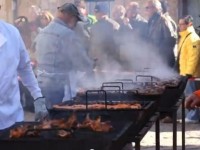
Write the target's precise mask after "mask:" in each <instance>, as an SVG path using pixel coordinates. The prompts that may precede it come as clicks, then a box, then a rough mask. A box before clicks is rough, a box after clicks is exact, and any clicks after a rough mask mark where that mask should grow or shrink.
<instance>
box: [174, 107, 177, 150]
mask: <svg viewBox="0 0 200 150" xmlns="http://www.w3.org/2000/svg"><path fill="white" fill-rule="evenodd" d="M176 121H177V111H175V110H174V111H173V150H177V122H176Z"/></svg>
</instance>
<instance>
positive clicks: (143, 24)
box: [129, 14, 148, 38]
mask: <svg viewBox="0 0 200 150" xmlns="http://www.w3.org/2000/svg"><path fill="white" fill-rule="evenodd" d="M129 22H130V25H131V27H132V29H133V31H135V32H136V33H138V34H139V36H140V37H142V38H144V37H145V35H146V31H147V26H148V23H147V21H146V20H145V19H144V18H143V17H142V16H140V15H139V14H137V15H136V17H134V18H130V20H129Z"/></svg>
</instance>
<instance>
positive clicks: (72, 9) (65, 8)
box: [58, 3, 82, 21]
mask: <svg viewBox="0 0 200 150" xmlns="http://www.w3.org/2000/svg"><path fill="white" fill-rule="evenodd" d="M58 10H59V11H60V12H67V13H71V14H72V15H74V16H75V17H77V19H78V20H79V21H82V19H81V16H80V13H79V11H78V9H77V7H76V6H75V5H74V4H72V3H65V4H63V5H62V6H60V7H58Z"/></svg>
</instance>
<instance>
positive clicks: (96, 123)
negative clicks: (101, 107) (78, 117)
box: [78, 114, 113, 132]
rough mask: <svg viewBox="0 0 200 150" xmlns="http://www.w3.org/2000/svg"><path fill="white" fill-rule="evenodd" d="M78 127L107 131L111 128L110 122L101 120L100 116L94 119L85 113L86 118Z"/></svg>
mask: <svg viewBox="0 0 200 150" xmlns="http://www.w3.org/2000/svg"><path fill="white" fill-rule="evenodd" d="M78 127H79V128H87V129H90V130H92V131H96V132H109V131H111V130H112V129H113V127H112V125H111V124H110V122H101V117H98V118H97V119H96V120H91V119H90V116H89V114H87V116H86V119H85V120H84V121H83V123H82V124H79V126H78Z"/></svg>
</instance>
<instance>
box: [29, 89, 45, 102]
mask: <svg viewBox="0 0 200 150" xmlns="http://www.w3.org/2000/svg"><path fill="white" fill-rule="evenodd" d="M31 95H32V96H33V99H34V100H35V99H37V98H39V97H43V95H42V93H41V92H39V91H38V92H33V93H32V94H31Z"/></svg>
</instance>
